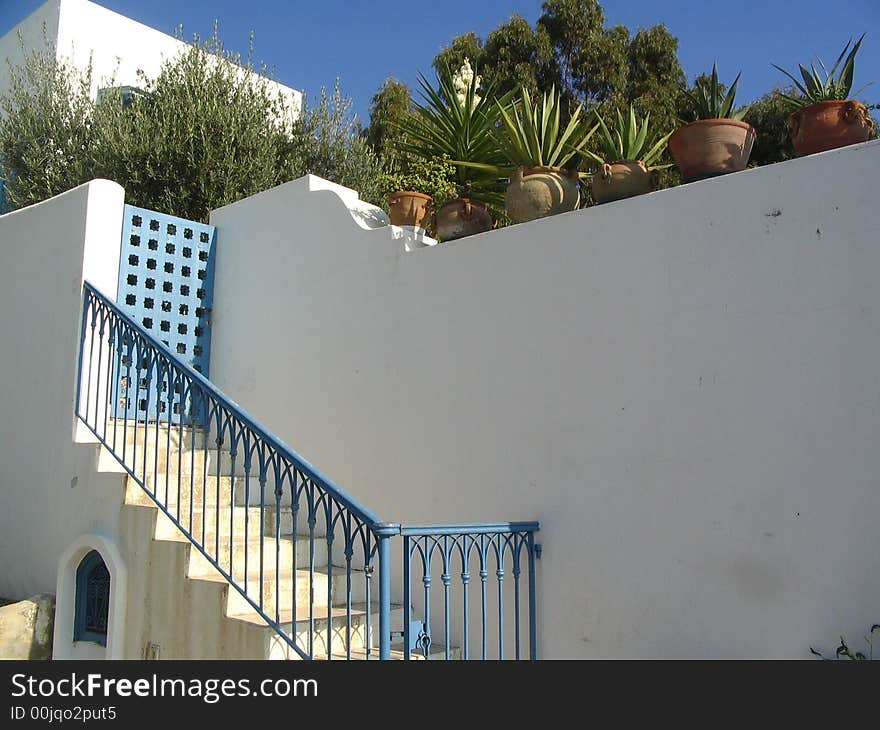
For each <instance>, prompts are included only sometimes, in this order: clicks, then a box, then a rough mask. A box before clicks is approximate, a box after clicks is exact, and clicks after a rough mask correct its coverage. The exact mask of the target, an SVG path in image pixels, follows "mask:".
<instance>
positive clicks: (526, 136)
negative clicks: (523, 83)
mask: <svg viewBox="0 0 880 730" xmlns="http://www.w3.org/2000/svg"><path fill="white" fill-rule="evenodd" d="M561 102H562V98H561V95H559V94H557V93H556V88H555V87H553V88H551V89H550V91H549V92H548V93H544V94H543V95H542V99H541V103H540V104H532V99H531V96H530V95H529V92H528V90H527V89H526V88H525V87H523V88H522V90H521V92H520V99H519V100H518V101H517V103H515V104H512V105H510V106H505V105H504V104H503V102H502V101H500V100H499V101H498V103H497V107H498V111H499V114H500V117H501V123H502V127H501V129H500V130H499V133H497V134H496V139H497V141H498V145H499V147H500V148H501V151H502V153H503V154H504V157H505V158H506V159H507V161H508V163H509V164H510V165H512V166H513V167H542V166H549V167H566V166H568V165H569V163H570V162H571V161H572V160H573V159H574V158H575V157H576V156H577V155H578V154H579V153H582V152H583V149H584V146H585V145H586V143H587V142H588V141H589V139H590V137H591V136H592V135H593V132H595V130H596V127H593V128H592V129H590V128H588V124H587V122H586V119H585V118H583V117H582V116H581V112H582V109H583V105H579V106H578V107H577V109H575V110H574V113H573V114H572V115H571V117H570V118H569V120H568V124H566V125H565V127H564V128H561V127H560V116H561V114H560V112H561V105H562V104H561Z"/></svg>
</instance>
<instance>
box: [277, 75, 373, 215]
mask: <svg viewBox="0 0 880 730" xmlns="http://www.w3.org/2000/svg"><path fill="white" fill-rule="evenodd" d="M383 172H384V166H383V163H382V161H381V160H380V159H379V156H378V155H377V154H376V153H375V152H374V151H373V149H372V148H371V147H370V144H369V142H368V141H367V140H366V139H365V138H364V136H363V134H362V130H361V127H360V124H359V123H358V121H357V118H356V117H355V116H354V115H353V114H352V113H351V99H349V98H348V97H347V96H344V95H343V94H342V92H341V91H340V86H339V80H338V79H337V80H336V83H335V85H334V89H333V93H332V94H328V93H327V92H326V90H325V89H323V88H322V89H321V92H320V94H319V96H318V101H317V104H315V105H314V106H311V107H310V106H308V105H306V106H305V108H304V109H303V112H302V114H301V115H300V116H299V117H298V118H297V119H296V120H295V121H294V122H293V124H292V125H291V129H290V133H289V134H287V135H284V136H283V137H282V138H281V141H280V144H279V177H280V178H281V179H280V180H279V182H283V181H285V180H294V179H296V178H298V177H302V176H303V175H306V174H312V175H319V176H320V177H323V178H326V179H327V180H331V181H332V182H335V183H338V184H339V185H344V186H346V187H349V188H352V189H353V190H357V191H358V193H359V194H360V198H361V200H364V201H367V202H369V203H373V204H377V205H378V204H379V202H380V200H381V198H382V194H381V191H380V186H379V178H380V176H381V175H382V174H383Z"/></svg>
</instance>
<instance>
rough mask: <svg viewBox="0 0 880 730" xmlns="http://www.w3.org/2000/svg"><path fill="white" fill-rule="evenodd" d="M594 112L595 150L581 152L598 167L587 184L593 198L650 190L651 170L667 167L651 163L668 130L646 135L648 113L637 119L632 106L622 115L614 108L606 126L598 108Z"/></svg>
mask: <svg viewBox="0 0 880 730" xmlns="http://www.w3.org/2000/svg"><path fill="white" fill-rule="evenodd" d="M595 114H596V119H597V122H598V125H599V130H598V133H599V134H598V139H597V143H598V149H599V152H598V153H596V152H592V151H590V150H585V151H584V153H583V154H584V156H585V157H587V158H589V159H590V160H592V161H593V162H596V163H598V164H599V166H600V167H599V171H598V172H597V173H596V174H595V175H593V179H592V183H591V190H592V192H593V200H595V201H596V202H597V203H606V202H608V201H611V200H620V199H621V198H629V197H632V196H633V195H641V194H642V193H648V192H650V191H651V188H652V187H653V184H654V176H653V175H652V174H651V173H652V172H653V171H654V170H662V169H665V168H667V167H669V165H656V164H655V163H656V162H657V160H658V159H660V156H661V155H662V154H663V151H664V149H665V148H666V142H667V141H668V140H669V136H670V135H671V134H672V132H668V133H667V134H664V135H662V136H657V134H649V130H650V127H649V120H650V116H651V115H650V113H649V114H645V118H644V119H640V118H639V116H638V115H637V114H636V112H635V110H634V109H633V108H632V105H630V107H629V115H627V116H626V117H624V115H622V114H621V113H620V110H619V109H615V115H616V124H614V123H612V125H611V126H610V127H609V125H608V124H606V123H605V120H604V119H602V116H601V115H600V114H599V111H598V110H596V112H595Z"/></svg>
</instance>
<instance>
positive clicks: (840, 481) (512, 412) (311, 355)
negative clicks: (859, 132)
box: [211, 142, 880, 658]
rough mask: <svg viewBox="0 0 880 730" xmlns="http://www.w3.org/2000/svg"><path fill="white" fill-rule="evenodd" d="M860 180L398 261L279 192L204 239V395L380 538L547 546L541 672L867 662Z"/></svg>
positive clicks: (832, 163) (869, 326) (358, 232)
mask: <svg viewBox="0 0 880 730" xmlns="http://www.w3.org/2000/svg"><path fill="white" fill-rule="evenodd" d="M878 170H880V142H871V143H866V144H864V145H859V146H856V147H851V148H847V149H842V150H837V151H832V152H828V153H825V154H821V155H815V156H812V157H808V158H803V159H798V160H793V161H790V162H786V163H782V164H778V165H773V166H770V167H764V168H760V169H755V170H748V171H745V172H742V173H737V174H734V175H728V176H726V177H723V178H717V179H713V180H707V181H703V182H699V183H694V184H690V185H685V186H682V187H678V188H675V189H672V190H665V191H660V192H657V193H653V194H651V195H647V196H643V197H641V198H636V199H631V200H626V201H620V202H617V203H612V204H607V205H604V206H601V207H594V208H590V209H586V210H581V211H576V212H573V213H568V214H564V215H560V216H556V217H554V218H550V219H546V220H541V221H535V222H532V223H527V224H522V225H517V226H512V227H509V228H506V229H503V230H498V231H492V232H488V233H485V234H482V235H479V236H474V237H471V238H467V239H463V240H460V241H456V242H452V243H449V244H444V245H439V246H433V247H430V248H421V249H417V250H414V251H410V252H406V250H405V249H406V248H408V247H407V246H406V245H405V242H404V241H402V240H401V239H400V237H399V229H392V228H375V229H372V230H364V228H363V227H362V226H359V225H358V224H357V222H356V221H354V220H352V216H351V215H350V214H349V212H348V210H347V209H346V204H345V203H344V201H343V200H342V198H341V197H340V196H338V195H337V194H335V193H334V192H332V191H317V190H313V189H312V188H313V187H314V186H310V185H307V184H304V183H303V181H296V182H294V183H289V184H288V185H285V186H282V187H279V188H276V189H274V190H271V191H268V192H265V193H262V194H260V195H257V196H255V197H253V198H250V199H247V200H244V201H241V202H238V203H235V204H233V205H230V206H228V207H225V208H223V209H220V210H218V211H215V212H214V214H213V215H212V219H211V222H212V223H213V224H215V225H217V226H218V254H217V256H218V258H217V275H216V293H215V305H214V333H213V338H212V361H211V372H212V377H213V379H214V380H215V381H216V382H217V384H218V385H219V386H220V387H221V388H223V389H224V390H226V391H227V392H228V393H229V394H230V395H231V396H232V397H233V398H234V399H235V400H237V401H238V402H239V403H241V404H242V405H243V406H244V407H245V408H246V409H247V410H248V411H249V412H251V413H252V414H253V415H254V416H255V417H256V418H258V419H260V420H261V421H263V422H264V423H265V424H266V425H267V426H268V427H269V428H271V429H273V430H274V431H275V432H276V433H277V434H278V435H280V436H281V437H282V438H284V439H285V440H287V441H288V442H289V444H291V445H292V447H293V448H294V449H296V450H297V451H298V452H299V453H301V454H302V455H303V456H304V457H305V458H307V459H308V460H310V461H311V462H312V463H314V464H315V465H317V466H318V467H319V468H320V469H321V470H322V471H324V472H325V473H327V474H328V475H329V476H330V477H331V478H334V479H335V480H337V482H338V483H339V484H340V485H341V486H342V487H343V488H344V489H346V490H347V491H348V492H349V493H350V494H352V495H353V496H355V497H356V498H357V499H359V500H360V501H361V502H362V503H363V504H365V505H366V506H367V507H369V508H370V509H371V510H373V511H374V512H376V513H378V514H379V515H380V516H381V517H382V518H383V519H386V520H389V521H403V522H410V523H431V522H473V521H483V520H486V521H498V520H528V519H537V520H540V522H541V533H540V535H539V539H540V542H541V543H542V544H543V548H544V549H543V559H542V560H541V561H540V562H539V583H538V584H539V590H540V596H539V604H538V605H539V612H540V613H539V650H540V654H541V656H544V657H804V658H808V657H809V656H810V654H809V647H810V646H811V645H812V646H814V647H816V648H820V649H823V650H825V651H827V652H831V653H833V649H834V647H835V646H836V642H837V639H838V637H839V636H840V635H841V634H844V635H846V636H847V637H848V639H849V641H850V643H851V644H856V645H858V646H859V648H862V649H864V648H865V647H864V646H862V643H863V642H862V638H861V637H862V636H864V634H865V632H866V631H867V630H868V628H869V627H870V626H871V624H872V623H876V622H878V621H880V614H878V606H880V580H878V569H880V532H878V530H877V520H878V517H880V488H878V479H880V477H878V474H880V449H878V447H877V445H878V442H880V374H878V368H877V363H878V362H880V286H878V281H877V280H878V272H880V217H878V215H877V210H876V208H877V200H878V198H877V188H878V185H880V173H878ZM343 197H344V196H343Z"/></svg>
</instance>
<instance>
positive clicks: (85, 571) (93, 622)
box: [73, 550, 110, 646]
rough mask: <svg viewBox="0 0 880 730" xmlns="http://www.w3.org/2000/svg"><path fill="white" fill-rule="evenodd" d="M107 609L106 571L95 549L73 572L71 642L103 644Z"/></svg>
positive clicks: (108, 582) (105, 632)
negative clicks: (74, 598) (74, 607)
mask: <svg viewBox="0 0 880 730" xmlns="http://www.w3.org/2000/svg"><path fill="white" fill-rule="evenodd" d="M109 608H110V571H108V570H107V566H106V565H104V560H103V559H102V558H101V554H100V553H99V552H98V551H97V550H92V551H91V552H90V553H89V554H88V555H86V556H85V557H84V558H83V559H82V561H80V564H79V566H78V567H77V569H76V614H75V618H74V622H73V640H74V641H94V642H96V643H98V644H101V645H102V646H106V645H107V615H108V609H109Z"/></svg>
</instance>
